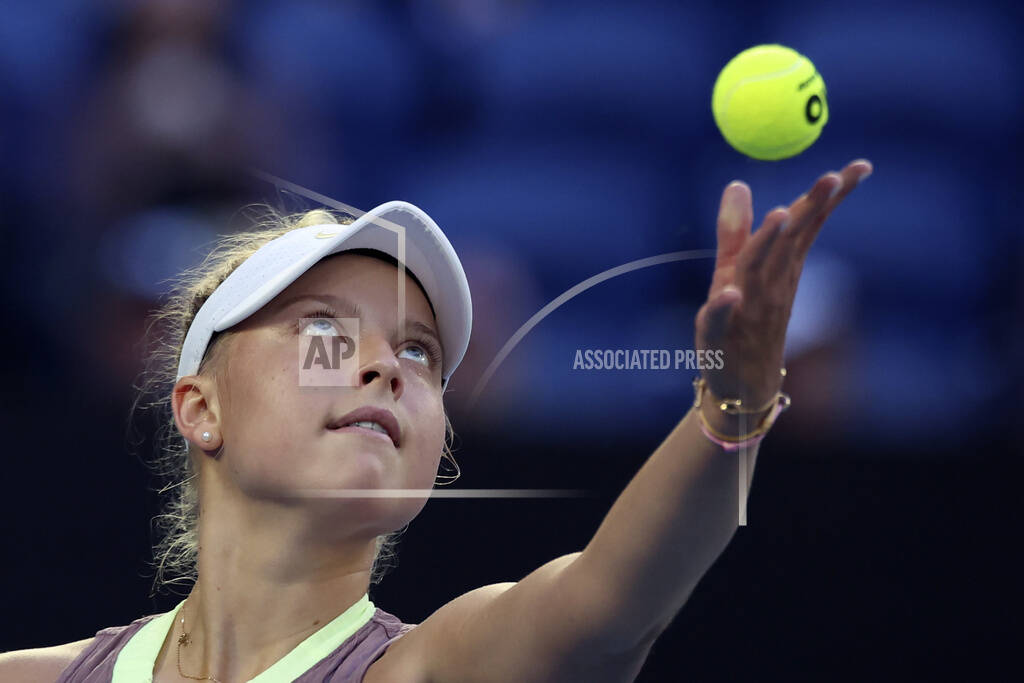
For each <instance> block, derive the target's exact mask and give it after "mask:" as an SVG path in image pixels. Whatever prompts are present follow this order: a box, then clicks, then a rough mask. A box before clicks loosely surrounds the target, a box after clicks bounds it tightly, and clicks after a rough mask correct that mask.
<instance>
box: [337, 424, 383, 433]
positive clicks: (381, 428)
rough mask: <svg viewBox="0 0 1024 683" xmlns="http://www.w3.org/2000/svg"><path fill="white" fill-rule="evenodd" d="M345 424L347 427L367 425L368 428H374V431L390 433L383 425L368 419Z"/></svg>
mask: <svg viewBox="0 0 1024 683" xmlns="http://www.w3.org/2000/svg"><path fill="white" fill-rule="evenodd" d="M345 426H346V427H366V428H367V429H372V430H373V431H375V432H381V433H382V434H387V433H388V430H386V429H384V428H383V427H381V426H380V425H379V424H377V423H376V422H368V421H363V422H353V423H352V424H349V425H345Z"/></svg>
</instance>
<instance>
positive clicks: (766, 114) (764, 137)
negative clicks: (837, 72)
mask: <svg viewBox="0 0 1024 683" xmlns="http://www.w3.org/2000/svg"><path fill="white" fill-rule="evenodd" d="M711 113H712V114H714V117H715V123H716V124H717V125H718V129H719V130H720V131H722V135H723V136H724V137H725V140H726V142H728V143H729V144H730V145H732V146H733V147H735V148H736V149H737V150H738V151H740V152H742V153H743V154H746V155H747V156H749V157H753V158H754V159H762V160H766V161H776V160H778V159H786V158H788V157H792V156H796V155H797V154H799V153H800V152H802V151H804V150H805V149H807V148H808V147H810V146H811V144H812V143H813V142H814V141H815V140H817V139H818V136H819V135H821V129H822V128H823V127H824V126H825V124H826V123H827V122H828V102H827V101H826V99H825V81H824V80H822V78H821V74H819V73H818V70H817V69H816V68H814V64H812V63H811V60H809V59H807V57H804V56H803V55H802V54H800V53H799V52H797V51H796V50H793V49H791V48H788V47H786V46H784V45H777V44H771V45H757V46H754V47H752V48H748V49H746V50H744V51H743V52H741V53H739V54H738V55H736V56H735V57H733V58H732V59H731V60H730V61H729V63H728V64H726V65H725V68H724V69H722V71H721V73H719V74H718V79H717V80H716V81H715V88H714V90H713V91H712V93H711Z"/></svg>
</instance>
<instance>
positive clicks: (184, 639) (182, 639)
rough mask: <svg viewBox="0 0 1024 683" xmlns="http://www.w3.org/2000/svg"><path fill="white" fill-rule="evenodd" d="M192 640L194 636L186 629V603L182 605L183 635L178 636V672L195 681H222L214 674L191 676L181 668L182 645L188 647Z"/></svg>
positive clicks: (215, 682) (217, 682) (183, 676)
mask: <svg viewBox="0 0 1024 683" xmlns="http://www.w3.org/2000/svg"><path fill="white" fill-rule="evenodd" d="M191 642H192V636H191V635H189V633H188V631H186V630H185V605H184V604H183V605H182V606H181V635H180V636H178V673H179V674H180V675H181V677H182V678H191V679H192V680H194V681H214V683H221V682H220V681H219V680H218V679H216V678H214V677H213V676H202V677H200V676H189V675H188V674H186V673H184V672H182V670H181V646H182V645H184V646H186V647H188V645H189V643H191Z"/></svg>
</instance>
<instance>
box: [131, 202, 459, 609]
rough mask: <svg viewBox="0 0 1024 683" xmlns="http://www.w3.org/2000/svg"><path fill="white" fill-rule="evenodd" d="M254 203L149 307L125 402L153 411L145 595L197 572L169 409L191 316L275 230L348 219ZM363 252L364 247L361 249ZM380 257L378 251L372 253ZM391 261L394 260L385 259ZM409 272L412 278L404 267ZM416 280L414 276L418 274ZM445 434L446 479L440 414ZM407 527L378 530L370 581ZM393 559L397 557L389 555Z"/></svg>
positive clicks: (189, 484) (216, 343) (194, 522)
mask: <svg viewBox="0 0 1024 683" xmlns="http://www.w3.org/2000/svg"><path fill="white" fill-rule="evenodd" d="M248 208H249V209H250V210H255V213H256V215H255V216H254V217H253V218H252V223H253V228H252V229H249V230H244V231H240V232H235V233H232V234H229V235H226V236H222V237H220V238H219V239H218V240H217V241H216V243H215V244H214V247H213V249H212V250H211V251H210V253H209V254H208V255H207V256H206V258H205V259H204V260H203V261H202V263H200V264H199V265H198V266H195V267H194V268H191V269H189V270H186V271H185V272H183V273H182V274H181V275H179V276H178V277H177V278H175V279H173V280H172V281H171V284H172V287H171V291H170V294H169V295H168V297H167V300H166V301H165V303H164V304H163V305H162V306H161V307H160V308H159V309H157V310H156V311H155V312H153V313H152V314H151V316H150V322H149V324H148V325H147V329H146V339H147V342H148V345H149V349H150V350H149V351H148V353H147V354H146V355H147V358H146V366H145V370H144V371H143V373H142V376H141V377H142V381H141V383H140V385H139V386H137V387H136V388H137V389H138V394H137V396H136V399H135V402H134V404H133V406H132V415H133V416H135V415H136V412H137V411H138V410H139V408H144V409H146V410H151V411H153V413H152V414H153V415H155V419H156V420H157V425H156V435H155V440H156V443H155V448H154V453H153V455H152V456H150V457H148V458H147V459H146V460H147V462H146V464H147V465H148V467H149V469H150V471H151V473H152V474H153V476H154V477H155V479H156V480H157V482H158V485H157V487H156V489H155V490H156V492H157V494H158V496H159V497H160V512H159V514H157V515H156V516H155V517H154V518H153V520H152V528H151V534H152V535H154V536H155V537H156V540H155V541H154V544H153V562H152V567H153V569H154V572H155V574H154V579H153V590H152V592H151V593H150V597H152V596H153V595H155V594H156V593H157V592H159V590H160V589H161V588H162V587H170V586H174V585H180V584H192V583H194V582H195V580H196V578H197V566H196V563H197V560H198V555H199V512H200V510H199V486H198V474H199V473H198V471H197V469H196V467H195V464H194V462H193V460H192V457H191V455H190V446H189V442H188V441H187V440H186V439H185V438H184V437H183V436H182V435H181V434H180V433H179V432H178V429H177V425H176V424H175V421H174V413H173V410H172V408H171V389H172V388H173V386H174V384H175V382H176V380H177V372H178V362H179V359H180V357H181V347H182V344H183V342H184V340H185V334H186V333H187V332H188V328H189V326H190V325H191V324H192V320H193V319H194V318H195V315H196V313H197V312H198V311H199V309H200V307H202V305H203V304H204V303H205V302H206V300H207V299H208V298H209V297H210V295H211V294H212V293H213V291H214V290H215V289H216V288H217V287H218V286H219V285H220V284H221V283H222V282H223V281H224V280H225V278H227V277H228V275H230V274H231V273H232V272H233V271H234V270H235V268H237V267H238V266H239V265H241V263H242V262H243V261H245V260H246V259H247V258H249V256H251V255H252V254H253V253H255V252H256V250H258V249H259V248H260V247H262V246H263V245H264V244H266V243H267V242H270V241H271V240H273V239H275V238H277V237H280V236H281V235H283V234H285V233H287V232H289V231H291V230H295V229H297V228H302V227H306V226H310V225H319V224H325V223H339V224H342V225H347V224H349V223H351V222H352V221H353V220H354V219H353V218H352V217H351V216H346V215H335V214H333V213H332V212H330V211H328V210H325V209H315V210H312V211H305V212H300V213H293V214H287V215H285V214H281V213H279V212H277V211H276V210H275V209H273V208H272V207H269V206H265V205H254V206H252V207H248ZM360 251H362V252H363V253H366V250H360ZM371 255H374V256H380V257H382V258H384V259H385V260H387V259H388V258H389V257H388V256H387V255H386V254H383V253H382V252H374V253H373V254H371ZM392 262H394V260H393V259H392ZM409 274H410V276H412V277H413V279H414V280H416V277H415V276H414V275H412V273H411V272H409ZM417 283H418V280H417ZM229 334H230V331H229V330H228V331H225V332H222V333H215V334H214V336H213V338H212V339H211V340H210V344H209V345H208V347H207V351H206V355H205V356H204V358H203V361H202V363H201V364H200V366H199V371H198V372H200V373H201V372H203V371H204V369H205V368H207V367H208V366H209V365H211V363H215V362H216V360H215V359H216V358H217V357H218V356H219V353H220V352H219V349H220V348H221V347H223V341H224V339H225V338H226V336H227V335H229ZM444 422H445V440H444V446H443V449H442V457H443V458H445V459H447V460H449V461H451V463H452V464H453V465H454V467H455V474H454V475H439V477H440V478H442V479H443V478H447V479H449V480H450V481H448V482H444V481H441V482H437V483H451V481H454V480H455V479H457V478H458V476H459V469H458V463H456V462H455V459H454V457H453V456H452V445H453V438H454V432H453V430H452V425H451V422H450V421H449V419H448V415H447V413H445V418H444ZM407 528H408V524H406V525H405V526H404V527H402V528H401V529H399V530H397V531H395V532H392V533H390V534H385V535H382V536H378V537H377V540H376V551H375V554H374V560H373V566H372V569H371V572H370V583H371V585H376V584H378V583H380V581H381V579H382V578H383V577H384V575H385V574H386V573H387V571H388V569H389V568H390V567H391V566H392V565H391V564H390V563H389V561H390V560H392V559H395V558H396V553H395V547H396V546H397V545H398V541H399V539H400V537H401V535H402V534H403V533H404V532H405V530H406V529H407ZM396 564H397V562H396Z"/></svg>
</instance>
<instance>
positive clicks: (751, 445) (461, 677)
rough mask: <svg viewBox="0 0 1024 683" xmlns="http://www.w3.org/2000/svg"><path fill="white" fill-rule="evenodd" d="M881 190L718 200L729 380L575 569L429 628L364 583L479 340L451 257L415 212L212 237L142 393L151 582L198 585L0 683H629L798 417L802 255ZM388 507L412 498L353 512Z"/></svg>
mask: <svg viewBox="0 0 1024 683" xmlns="http://www.w3.org/2000/svg"><path fill="white" fill-rule="evenodd" d="M871 170H872V167H871V164H870V162H868V161H866V160H858V161H854V162H852V163H850V164H849V165H847V166H846V167H845V168H844V169H843V170H842V171H841V172H838V173H836V172H831V173H827V174H825V175H823V176H822V177H820V178H819V179H818V180H817V181H816V182H815V183H814V185H813V187H812V188H811V189H810V190H809V191H808V192H807V193H805V194H803V195H801V196H800V197H799V198H797V199H796V200H795V201H794V202H793V203H792V204H791V205H790V206H789V207H778V208H776V209H773V210H772V211H770V212H769V213H768V214H767V215H766V217H765V219H764V221H763V222H762V224H761V225H760V227H759V228H758V229H757V231H756V232H752V231H751V228H752V222H753V210H752V204H751V194H750V189H749V187H747V186H746V185H745V184H743V183H740V182H734V183H731V184H729V185H728V186H727V187H726V188H725V190H724V192H723V195H722V198H721V204H720V208H719V213H718V225H717V241H718V250H717V257H716V264H715V270H714V275H713V278H712V282H711V287H710V292H709V295H708V299H707V302H706V303H705V304H704V305H703V307H702V308H701V309H700V311H699V313H698V314H697V318H696V335H697V339H696V342H697V347H698V348H699V349H715V350H721V351H722V352H723V353H724V367H722V368H721V369H714V370H703V371H702V373H701V376H700V377H699V378H698V380H697V381H696V382H695V383H694V386H695V400H694V407H693V408H691V409H690V410H689V411H688V412H687V414H686V415H685V416H684V417H683V418H682V420H681V421H680V422H679V423H678V424H677V425H676V426H675V427H674V428H673V429H672V431H671V433H670V434H669V435H668V436H667V437H666V438H665V440H664V441H663V442H662V444H661V445H660V446H659V447H658V448H657V449H656V450H655V452H654V453H653V454H652V455H651V456H650V458H649V459H648V460H647V461H646V462H645V464H644V465H643V466H642V467H641V469H640V470H639V472H638V473H637V474H636V475H635V476H634V478H633V479H632V481H631V482H630V483H629V485H628V486H627V487H626V488H625V490H624V491H623V492H622V494H621V496H620V497H619V498H618V500H617V501H616V502H615V503H614V505H613V506H612V508H611V510H610V511H609V513H608V515H607V517H606V518H605V519H604V521H603V522H602V524H601V525H600V527H599V529H598V530H597V532H596V533H595V535H594V537H593V539H592V540H591V541H590V542H589V543H588V544H587V546H586V547H585V548H584V549H583V550H582V551H579V552H571V553H569V554H566V555H563V556H561V557H557V558H555V559H552V560H551V561H550V562H548V563H546V564H544V565H542V566H541V567H539V568H537V569H536V570H534V571H533V572H531V573H530V574H529V575H527V576H526V577H525V578H523V579H522V580H520V581H518V582H505V583H496V584H492V585H488V586H482V587H480V588H476V589H475V590H471V591H469V592H467V593H465V594H463V595H461V596H460V597H458V598H456V599H454V600H452V601H451V602H449V603H447V604H445V605H442V606H440V607H439V608H438V609H437V611H436V612H434V613H433V614H432V615H430V617H429V618H427V619H426V620H424V621H423V622H422V623H419V624H406V623H403V622H402V621H401V620H400V619H399V618H398V617H396V616H395V615H393V614H390V613H388V612H385V611H383V610H381V609H380V608H377V607H375V606H374V604H373V603H372V602H371V601H370V600H369V586H370V585H371V583H373V582H374V581H375V580H376V579H377V578H379V562H380V560H381V557H382V553H383V552H384V551H386V548H387V544H388V541H389V539H391V538H392V535H393V534H395V533H396V532H397V531H399V530H403V529H404V528H405V527H406V526H407V525H408V524H409V522H410V521H411V520H412V519H414V518H415V517H416V515H417V514H418V513H419V512H420V510H422V509H423V506H424V505H425V504H426V501H427V498H428V496H427V494H426V493H425V491H427V490H429V489H430V488H431V487H432V486H433V485H434V484H435V477H436V475H437V471H438V466H439V464H440V459H441V457H442V455H443V454H445V455H450V454H449V453H448V438H447V437H448V436H450V424H449V422H448V419H447V417H446V415H445V411H444V406H443V401H442V398H443V393H444V390H445V388H446V386H447V383H448V380H449V379H450V378H451V375H452V373H453V372H454V371H455V369H456V367H457V366H458V365H459V363H460V361H461V360H462V358H463V355H464V353H465V351H466V348H467V346H468V344H469V337H470V328H471V324H472V319H471V301H470V295H469V288H468V285H467V281H466V277H465V273H464V272H463V269H462V265H461V264H460V262H459V259H458V257H457V256H456V253H455V251H454V250H453V249H452V246H451V244H450V243H449V241H448V240H447V239H446V238H445V236H444V234H443V233H442V232H441V230H440V229H439V228H438V227H437V225H436V224H435V223H434V222H433V221H432V220H431V219H430V218H429V217H428V216H427V215H426V214H424V213H423V212H422V211H420V210H419V209H417V208H416V207H414V206H412V205H410V204H406V203H404V202H390V203H388V204H384V205H382V206H380V207H377V208H376V209H374V210H372V211H370V212H368V213H367V214H365V215H363V216H361V217H359V218H358V219H356V220H351V219H348V220H339V219H337V218H336V217H334V216H332V215H331V214H328V213H327V212H324V211H314V212H311V213H309V214H306V215H305V216H304V217H302V218H300V219H299V220H295V219H294V217H293V218H291V219H288V218H287V217H286V218H284V219H282V220H281V222H280V223H279V224H278V225H277V226H276V227H274V228H265V229H261V230H258V231H255V232H249V233H242V234H238V235H234V236H232V237H228V238H225V239H224V240H223V241H222V243H221V244H220V246H219V247H218V248H216V249H215V250H214V251H213V253H211V254H210V256H209V258H207V259H206V261H204V263H203V264H202V265H201V266H199V267H197V268H196V269H194V270H192V271H189V272H187V273H186V274H185V275H184V276H183V277H182V278H181V280H180V287H179V288H178V290H177V291H176V294H175V295H174V296H172V297H171V298H170V299H169V300H168V303H167V304H166V305H165V306H164V308H163V309H162V310H161V312H160V313H159V316H158V320H159V321H160V322H161V323H163V324H164V326H165V328H166V329H167V330H168V331H169V335H170V336H169V340H168V342H167V343H168V347H167V349H165V352H164V354H163V355H159V354H158V356H157V357H156V359H157V361H158V362H157V363H156V365H154V366H153V367H154V374H153V375H152V376H151V378H150V379H151V380H153V381H156V382H157V383H160V382H166V384H165V385H164V386H166V387H167V392H166V400H167V404H168V405H167V407H168V409H169V412H168V424H169V426H172V427H173V429H169V430H168V431H169V432H170V435H171V436H172V437H173V438H171V439H170V440H169V441H168V444H167V447H166V449H165V451H164V456H163V457H164V459H163V461H162V464H163V465H164V468H165V471H166V472H168V473H169V474H170V475H171V476H172V480H173V481H175V482H177V485H176V486H174V487H172V489H171V491H172V493H173V496H172V499H171V504H170V506H169V507H168V508H167V509H166V512H165V514H164V515H163V516H162V517H161V518H160V519H161V520H162V527H161V528H162V530H163V531H164V536H163V537H162V539H161V541H160V544H159V545H158V548H157V552H156V568H157V579H158V580H166V581H168V582H170V581H171V579H169V578H168V577H169V576H171V575H172V574H174V575H177V576H179V577H182V576H183V577H186V578H187V579H188V580H189V583H190V585H191V590H190V591H189V593H188V595H187V597H186V598H185V599H184V600H182V601H181V602H180V603H179V604H178V605H177V606H176V607H175V608H174V609H172V610H171V611H169V612H166V613H163V614H155V615H146V616H143V617H140V618H139V619H136V620H135V621H133V622H132V623H131V624H128V625H126V626H115V627H109V628H104V629H102V630H100V631H99V632H97V633H96V635H95V636H94V637H92V638H87V639H84V640H80V641H77V642H73V643H68V644H65V645H57V646H53V647H43V648H37V649H30V650H20V651H15V652H8V653H5V654H3V655H0V679H2V680H4V681H20V682H29V683H31V682H36V681H38V682H43V681H45V682H46V683H52V682H53V681H55V680H56V681H59V682H60V683H86V682H89V683H92V682H96V683H99V682H100V681H103V682H109V681H114V682H115V683H139V682H140V681H150V680H152V681H157V682H159V683H164V682H167V681H175V682H180V681H187V680H210V681H220V682H222V683H229V682H231V683H235V682H240V681H251V682H253V683H278V682H283V681H300V682H302V683H313V682H314V681H317V682H320V681H332V682H335V683H341V682H343V681H353V682H355V681H366V682H369V683H476V682H479V683H484V682H493V683H499V682H500V683H512V682H515V683H523V682H533V683H541V682H546V681H551V682H554V681H559V682H563V681H586V682H589V683H624V682H626V681H632V680H634V679H635V678H636V676H637V674H638V673H639V671H640V669H641V667H642V666H643V663H644V661H645V659H646V657H647V655H648V652H649V651H650V647H651V645H652V644H653V643H654V642H655V640H656V639H657V638H658V637H659V635H660V634H661V633H662V632H663V631H664V630H665V629H666V628H667V627H668V626H669V624H670V623H671V622H672V620H673V618H674V617H675V615H676V614H677V613H678V612H679V610H680V609H681V608H682V607H683V605H684V604H685V602H686V600H687V598H688V597H689V596H690V594H691V592H692V591H693V590H694V588H695V586H696V585H697V583H698V581H699V580H700V579H701V577H702V576H703V574H704V573H705V572H706V571H707V569H708V568H709V567H710V566H711V564H712V563H713V562H714V561H715V559H716V558H717V557H718V556H719V554H720V553H721V552H722V550H723V549H724V548H725V546H726V545H727V544H728V543H729V541H730V539H731V538H732V536H733V534H734V533H735V531H736V529H737V526H738V519H737V506H736V497H735V496H736V481H737V474H738V471H739V470H738V461H739V458H741V457H746V456H747V455H749V454H751V453H753V454H756V449H757V444H758V442H759V441H760V440H761V439H762V438H763V437H764V435H765V433H766V432H767V431H768V429H769V428H770V427H771V425H772V423H773V422H774V420H775V418H776V416H777V415H778V414H779V411H780V410H781V409H782V408H784V407H785V405H787V404H788V397H786V395H785V394H783V393H782V391H781V389H782V383H783V379H784V377H783V376H784V373H783V371H782V370H783V368H782V361H783V345H784V340H785V332H786V325H787V321H788V319H789V314H790V309H791V306H792V303H793V298H794V296H795V293H796V288H797V282H798V281H799V278H800V272H801V268H802V266H803V263H804V259H805V257H806V256H807V252H808V249H810V247H811V244H812V242H813V241H814V239H815V237H816V235H817V234H818V231H819V230H820V229H821V227H822V224H823V223H824V222H825V220H826V218H827V217H828V216H829V214H830V213H831V212H832V211H833V209H835V207H836V206H837V205H838V204H839V203H840V202H842V201H843V199H844V198H845V197H846V196H847V195H848V194H849V193H850V191H851V190H852V189H853V188H854V187H855V186H856V185H857V183H858V182H859V181H860V180H861V179H862V178H863V177H864V176H866V175H867V174H868V173H870V172H871ZM401 245H404V246H401ZM403 265H404V266H405V267H404V268H403V267H402V266H403ZM346 320H347V321H348V323H351V322H352V321H353V320H355V321H358V334H355V333H354V332H353V329H354V328H347V327H345V326H346V324H348V323H346ZM324 338H326V339H327V340H330V341H331V344H330V345H324V346H323V348H328V347H329V346H330V347H333V346H334V345H338V347H339V348H342V347H343V348H344V349H348V348H350V347H349V346H348V344H349V343H356V342H357V348H358V354H357V355H356V356H351V355H350V356H348V360H349V361H351V363H352V365H351V371H350V372H347V373H342V374H343V376H344V378H345V382H344V383H343V386H342V385H338V386H323V385H317V386H312V385H310V384H309V383H308V382H304V377H305V375H304V372H306V370H309V369H310V368H309V367H307V366H306V365H305V364H304V363H303V357H302V356H301V354H300V352H299V349H300V348H303V343H304V342H310V344H312V342H313V341H321V342H322V341H324ZM339 340H344V341H345V342H346V343H345V344H340V342H339ZM307 347H308V345H307ZM342 356H344V354H340V355H339V357H342ZM353 358H354V360H353ZM160 362H163V365H162V366H161V365H160ZM161 373H162V374H161ZM314 374H315V373H314ZM397 489H405V490H410V489H412V490H416V489H419V490H421V491H424V493H423V494H422V495H414V496H412V497H402V496H398V495H382V496H376V497H375V496H373V495H344V494H345V493H346V492H349V493H352V492H356V493H358V492H359V491H364V492H365V491H371V492H372V491H382V492H384V493H386V492H387V491H388V490H397Z"/></svg>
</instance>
